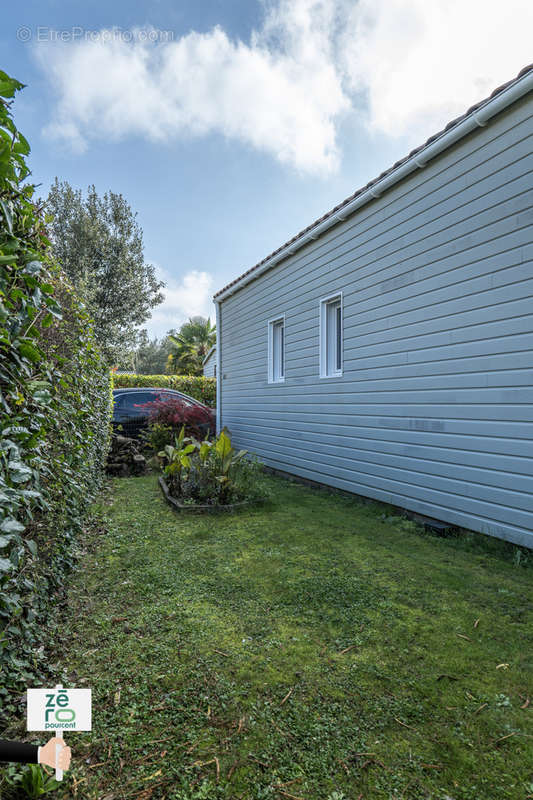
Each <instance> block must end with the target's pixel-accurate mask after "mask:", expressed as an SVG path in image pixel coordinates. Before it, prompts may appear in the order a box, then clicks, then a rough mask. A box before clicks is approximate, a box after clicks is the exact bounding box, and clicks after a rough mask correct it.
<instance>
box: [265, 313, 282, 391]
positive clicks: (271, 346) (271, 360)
mask: <svg viewBox="0 0 533 800" xmlns="http://www.w3.org/2000/svg"><path fill="white" fill-rule="evenodd" d="M284 380H285V317H280V318H279V319H273V320H270V322H269V323H268V382H269V383H282V382H283V381H284Z"/></svg>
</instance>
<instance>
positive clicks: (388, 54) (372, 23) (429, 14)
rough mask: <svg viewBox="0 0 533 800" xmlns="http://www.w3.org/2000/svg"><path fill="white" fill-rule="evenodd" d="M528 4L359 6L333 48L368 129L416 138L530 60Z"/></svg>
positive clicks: (532, 18)
mask: <svg viewBox="0 0 533 800" xmlns="http://www.w3.org/2000/svg"><path fill="white" fill-rule="evenodd" d="M532 30H533V4H532V3H531V2H530V0H505V2H501V0H359V2H358V3H357V5H355V4H354V5H352V8H351V9H350V10H349V12H348V16H347V24H346V27H345V32H344V34H343V36H342V40H341V42H340V45H339V53H340V56H341V59H342V69H343V71H344V74H345V75H346V77H347V80H348V82H349V84H350V86H351V88H352V90H361V89H362V90H364V91H365V92H366V94H367V98H368V116H367V122H368V124H369V126H370V127H371V128H372V129H374V130H377V131H380V132H382V133H386V134H389V135H391V136H395V135H398V134H402V135H405V134H407V135H408V136H410V137H413V136H414V138H415V139H416V140H417V141H419V142H420V143H421V142H422V141H423V139H424V138H425V137H427V136H429V135H431V134H432V133H436V132H437V130H438V129H439V128H440V127H441V126H443V125H444V124H446V123H447V122H449V121H450V120H451V119H453V118H454V117H455V116H458V115H459V114H462V113H464V112H465V111H466V109H467V108H468V107H469V106H470V105H472V104H473V103H475V102H477V101H479V100H482V99H483V98H484V97H487V96H488V95H489V94H490V92H491V91H492V90H493V89H495V88H496V87H497V86H499V85H500V84H501V83H503V82H505V81H507V80H510V79H511V78H514V77H515V75H516V74H517V73H518V72H519V71H520V69H521V68H522V67H524V66H526V64H528V63H529V61H530V60H531V52H532V51H531V31H532Z"/></svg>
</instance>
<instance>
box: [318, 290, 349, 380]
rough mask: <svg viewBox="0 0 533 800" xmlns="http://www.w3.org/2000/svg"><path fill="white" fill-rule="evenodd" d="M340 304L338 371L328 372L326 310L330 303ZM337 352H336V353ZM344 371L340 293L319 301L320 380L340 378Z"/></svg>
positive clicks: (341, 299)
mask: <svg viewBox="0 0 533 800" xmlns="http://www.w3.org/2000/svg"><path fill="white" fill-rule="evenodd" d="M337 302H340V309H341V347H340V350H341V352H340V363H341V368H340V369H336V368H335V369H334V370H330V371H329V372H328V328H327V309H328V305H330V304H331V303H337ZM337 352H338V351H336V353H337ZM343 370H344V303H343V297H342V292H334V293H333V294H330V295H328V296H327V297H323V298H322V299H321V300H320V377H321V378H340V377H341V376H342V373H343Z"/></svg>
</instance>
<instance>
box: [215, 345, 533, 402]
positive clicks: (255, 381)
mask: <svg viewBox="0 0 533 800" xmlns="http://www.w3.org/2000/svg"><path fill="white" fill-rule="evenodd" d="M525 355H526V359H527V363H528V366H527V368H525V369H518V368H516V367H514V368H513V367H509V368H508V369H507V370H500V371H495V372H486V371H485V370H483V369H479V370H478V371H477V372H473V371H471V370H465V372H463V373H455V372H451V373H445V374H442V375H434V374H429V375H422V376H405V375H402V376H401V377H392V376H391V375H390V374H389V376H388V377H384V378H374V376H373V374H372V373H370V374H368V370H366V371H365V373H364V374H363V375H362V376H359V377H358V376H356V375H355V376H354V375H350V376H346V377H345V378H341V379H337V380H334V381H324V380H321V379H320V377H319V375H318V361H316V365H315V366H316V367H317V369H316V370H315V372H316V374H315V376H314V379H312V378H310V377H309V365H308V364H305V363H304V365H303V366H301V367H300V368H299V369H300V372H301V375H300V376H298V368H297V366H295V367H294V369H292V368H291V365H290V361H289V359H288V358H286V363H287V371H290V373H291V377H290V378H287V379H286V380H285V383H284V384H283V388H282V389H281V391H282V392H283V393H284V394H283V396H284V397H288V396H290V395H291V393H294V391H295V389H294V387H297V389H296V390H297V391H300V387H301V386H302V385H305V387H306V392H307V393H309V394H312V395H314V396H318V397H319V398H320V397H325V396H326V395H337V396H339V397H341V398H342V396H343V395H346V394H351V393H352V392H359V393H372V394H376V393H378V392H383V391H386V392H396V393H397V394H398V400H401V398H402V393H403V392H413V391H415V390H419V389H422V390H428V389H429V390H435V391H440V390H448V389H450V390H455V389H459V390H463V389H486V388H509V389H512V388H517V387H520V386H526V387H528V388H530V387H531V386H533V352H531V353H530V352H529V351H528V352H526V354H525ZM505 357H506V358H507V354H506V356H505ZM226 374H228V373H226ZM229 377H230V379H231V381H232V382H233V381H235V380H236V379H238V378H242V379H243V380H239V387H243V388H246V390H247V391H249V390H259V389H261V388H262V387H263V392H262V394H263V396H264V397H270V392H271V389H274V390H275V388H276V387H275V386H273V385H272V384H269V383H268V382H267V378H266V374H265V370H264V364H263V362H261V363H260V364H259V365H258V366H257V367H256V368H255V369H254V367H253V366H252V365H251V366H250V370H249V371H248V372H246V370H242V371H241V372H240V373H239V371H238V370H232V371H231V372H230V373H229ZM291 387H292V388H291ZM240 391H241V388H239V389H238V390H235V391H234V394H235V396H236V397H237V398H238V397H239V393H240ZM230 396H231V389H228V393H227V395H226V398H227V399H229V398H230Z"/></svg>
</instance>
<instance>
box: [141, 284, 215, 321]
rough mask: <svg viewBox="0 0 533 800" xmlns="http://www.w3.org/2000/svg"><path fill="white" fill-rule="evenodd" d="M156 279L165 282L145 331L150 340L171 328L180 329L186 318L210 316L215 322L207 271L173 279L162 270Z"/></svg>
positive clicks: (211, 291)
mask: <svg viewBox="0 0 533 800" xmlns="http://www.w3.org/2000/svg"><path fill="white" fill-rule="evenodd" d="M157 277H158V278H159V279H160V280H162V281H164V282H165V288H164V289H163V294H164V295H165V299H164V300H163V302H162V303H161V305H159V306H157V307H156V308H155V309H154V311H153V312H152V317H151V319H150V320H149V321H148V322H147V323H146V328H147V330H148V332H149V335H150V336H151V337H153V336H157V337H161V336H164V334H165V333H166V332H167V331H168V330H170V328H179V327H180V325H181V324H182V323H183V322H186V321H187V320H188V319H189V317H194V316H197V315H200V316H202V317H211V321H212V322H214V319H215V310H214V306H213V301H212V296H213V288H214V286H213V277H212V275H210V274H209V273H208V272H201V271H198V270H191V271H190V272H187V273H186V274H185V275H184V276H183V277H181V278H179V279H177V280H176V278H173V277H172V276H171V275H170V274H169V273H167V272H165V271H164V270H162V269H158V270H157Z"/></svg>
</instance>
